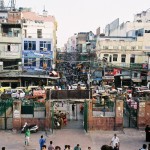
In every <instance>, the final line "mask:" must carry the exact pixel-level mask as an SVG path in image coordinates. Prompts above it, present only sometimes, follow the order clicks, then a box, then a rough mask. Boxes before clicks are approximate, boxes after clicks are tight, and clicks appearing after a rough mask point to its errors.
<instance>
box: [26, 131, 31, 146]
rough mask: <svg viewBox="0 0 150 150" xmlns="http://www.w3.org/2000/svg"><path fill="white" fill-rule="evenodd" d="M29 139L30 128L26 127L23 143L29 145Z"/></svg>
mask: <svg viewBox="0 0 150 150" xmlns="http://www.w3.org/2000/svg"><path fill="white" fill-rule="evenodd" d="M29 141H30V129H27V130H26V132H25V145H27V146H29Z"/></svg>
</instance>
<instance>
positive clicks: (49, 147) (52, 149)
mask: <svg viewBox="0 0 150 150" xmlns="http://www.w3.org/2000/svg"><path fill="white" fill-rule="evenodd" d="M54 149H55V148H54V146H53V142H52V141H50V145H49V146H48V150H54Z"/></svg>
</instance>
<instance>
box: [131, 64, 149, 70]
mask: <svg viewBox="0 0 150 150" xmlns="http://www.w3.org/2000/svg"><path fill="white" fill-rule="evenodd" d="M130 67H131V68H132V69H148V64H147V63H143V64H142V63H133V64H130Z"/></svg>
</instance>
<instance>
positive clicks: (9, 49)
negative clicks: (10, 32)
mask: <svg viewBox="0 0 150 150" xmlns="http://www.w3.org/2000/svg"><path fill="white" fill-rule="evenodd" d="M7 51H9V52H10V51H11V46H10V44H8V45H7Z"/></svg>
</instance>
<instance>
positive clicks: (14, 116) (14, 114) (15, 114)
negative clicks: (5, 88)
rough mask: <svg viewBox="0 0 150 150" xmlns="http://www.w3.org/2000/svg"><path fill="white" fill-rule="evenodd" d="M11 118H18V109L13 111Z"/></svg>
mask: <svg viewBox="0 0 150 150" xmlns="http://www.w3.org/2000/svg"><path fill="white" fill-rule="evenodd" d="M13 118H20V111H19V110H17V109H16V110H14V113H13Z"/></svg>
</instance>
